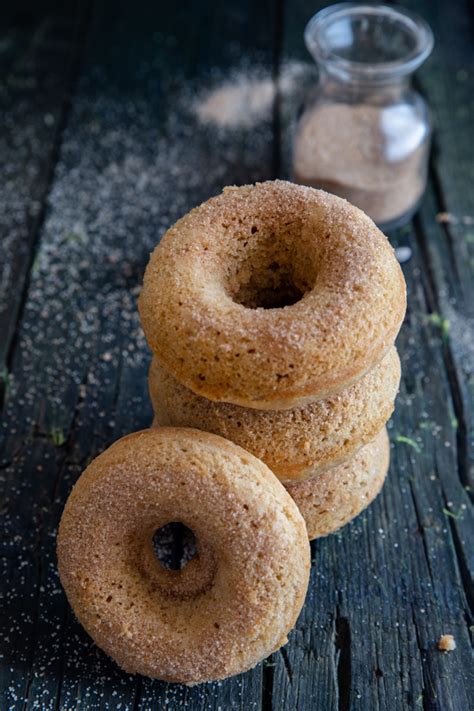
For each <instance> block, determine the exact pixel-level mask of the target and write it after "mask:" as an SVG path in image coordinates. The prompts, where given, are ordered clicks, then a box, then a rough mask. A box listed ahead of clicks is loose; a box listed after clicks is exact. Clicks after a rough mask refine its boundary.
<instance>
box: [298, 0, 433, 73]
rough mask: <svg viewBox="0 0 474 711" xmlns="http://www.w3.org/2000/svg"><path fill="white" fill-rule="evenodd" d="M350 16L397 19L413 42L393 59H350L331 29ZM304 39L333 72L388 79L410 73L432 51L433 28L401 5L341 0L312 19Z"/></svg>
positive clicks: (316, 56)
mask: <svg viewBox="0 0 474 711" xmlns="http://www.w3.org/2000/svg"><path fill="white" fill-rule="evenodd" d="M349 19H354V20H365V21H373V22H374V21H379V22H381V21H388V22H393V23H397V25H398V28H399V30H400V31H403V32H404V33H405V34H406V37H410V38H411V40H412V43H413V46H412V47H411V48H410V50H409V51H406V52H405V54H401V55H400V57H398V58H396V59H392V60H390V61H377V60H375V61H371V62H367V61H359V60H355V59H348V58H346V57H344V56H342V55H341V54H340V53H339V52H338V51H337V49H334V47H332V46H331V42H330V40H329V38H328V31H329V30H330V28H331V27H333V28H334V26H335V24H336V23H337V22H340V21H341V20H342V21H347V20H349ZM304 39H305V44H306V47H307V49H308V51H309V52H310V54H311V55H312V56H313V58H314V59H315V60H316V61H317V62H321V63H322V64H324V65H325V66H326V67H328V69H329V70H330V71H331V72H332V73H335V74H338V75H339V76H341V78H349V77H355V78H358V79H360V80H364V79H365V80H369V81H389V80H391V79H396V78H398V77H402V76H405V75H407V74H411V73H412V72H414V71H415V70H416V69H417V68H418V67H419V66H420V65H421V64H422V63H423V62H424V61H425V59H426V58H427V57H428V56H429V55H430V53H431V51H432V49H433V45H434V37H433V32H432V30H431V28H430V26H429V25H428V23H427V22H425V20H424V19H423V18H421V17H420V16H419V15H417V14H416V13H414V12H411V11H409V10H406V9H405V8H402V7H399V6H398V5H385V4H382V3H373V4H372V3H371V4H370V5H369V4H365V3H360V4H359V3H355V2H341V3H336V4H334V5H329V6H328V7H326V8H324V9H323V10H320V11H319V12H317V13H316V14H315V15H313V17H312V18H311V19H310V20H309V22H308V23H307V25H306V28H305V32H304Z"/></svg>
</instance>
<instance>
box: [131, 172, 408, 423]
mask: <svg viewBox="0 0 474 711" xmlns="http://www.w3.org/2000/svg"><path fill="white" fill-rule="evenodd" d="M405 307H406V293H405V282H404V279H403V275H402V272H401V269H400V266H399V264H398V262H397V260H396V258H395V255H394V251H393V249H392V247H391V246H390V244H389V242H388V240H387V239H386V237H385V236H384V235H383V234H382V233H381V232H380V231H379V230H378V229H377V227H376V226H375V225H374V223H373V222H372V221H371V220H370V219H369V218H368V217H367V216H366V215H365V214H364V213H363V212H361V211H360V210H359V209H357V208H356V207H353V206H352V205H350V204H349V203H348V202H346V201H345V200H343V199H341V198H338V197H335V196H334V195H329V194H328V193H325V192H323V191H321V190H315V189H313V188H308V187H305V186H302V185H295V184H293V183H288V182H285V181H280V180H277V181H270V182H266V183H260V184H256V185H246V186H243V187H232V188H226V189H225V190H224V191H223V193H222V194H221V195H218V196H217V197H214V198H212V199H210V200H208V201H207V202H205V203H203V204H202V205H200V206H199V207H197V208H195V209H194V210H191V212H189V213H188V214H187V215H185V216H184V217H183V218H181V219H180V220H178V222H176V224H175V225H174V226H173V227H171V228H170V229H169V230H168V231H167V233H166V234H165V235H164V237H163V239H162V240H161V243H160V244H159V245H158V246H157V247H156V249H155V250H154V252H153V254H152V255H151V258H150V261H149V263H148V266H147V268H146V272H145V277H144V284H143V289H142V292H141V295H140V298H139V311H140V316H141V320H142V325H143V329H144V332H145V335H146V338H147V340H148V343H149V345H150V347H151V349H152V351H153V352H154V354H155V355H156V357H157V358H158V359H159V361H160V362H161V363H162V364H163V366H165V367H166V368H167V370H168V371H169V372H171V373H172V374H173V375H174V377H175V378H176V379H177V380H179V381H180V382H182V383H183V384H184V385H186V387H188V388H189V389H190V390H193V392H195V393H197V394H199V395H202V396H203V397H206V398H207V399H208V400H214V401H216V402H222V401H223V402H231V403H234V404H236V405H241V406H242V407H250V408H257V409H264V410H281V409H283V410H285V409H290V408H295V407H300V406H302V405H305V404H307V403H308V402H312V401H314V400H318V399H321V398H325V397H327V396H328V395H330V394H332V393H335V392H338V391H340V390H342V389H343V388H345V387H347V386H349V385H350V384H351V383H352V382H355V381H356V380H357V379H358V378H360V377H361V376H362V375H364V373H366V372H367V371H368V370H369V369H370V368H372V367H373V366H374V365H376V364H377V363H378V362H379V361H380V360H381V359H382V358H383V356H384V355H385V354H386V353H387V352H388V350H389V348H390V347H391V346H392V344H393V342H394V339H395V336H396V335H397V333H398V330H399V328H400V325H401V322H402V320H403V317H404V314H405Z"/></svg>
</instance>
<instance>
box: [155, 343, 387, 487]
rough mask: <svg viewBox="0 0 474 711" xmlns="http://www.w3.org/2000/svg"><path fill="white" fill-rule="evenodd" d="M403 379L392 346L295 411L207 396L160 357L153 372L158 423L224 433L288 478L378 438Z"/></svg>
mask: <svg viewBox="0 0 474 711" xmlns="http://www.w3.org/2000/svg"><path fill="white" fill-rule="evenodd" d="M399 382H400V359H399V357H398V354H397V351H396V348H395V347H392V348H391V349H390V350H389V352H388V353H387V355H386V356H385V357H384V359H383V360H382V361H380V363H378V365H376V366H375V367H374V368H372V370H370V371H369V372H368V373H367V374H366V375H364V376H363V377H362V378H360V379H359V380H358V381H357V382H356V383H354V384H353V385H350V386H349V387H348V388H345V389H344V390H342V391H341V392H339V393H337V394H336V395H331V396H330V397H328V398H326V399H324V400H318V401H316V402H312V403H309V404H308V405H304V406H303V407H298V408H293V409H292V410H254V409H250V408H246V407H240V406H239V405H232V404H230V403H225V402H212V401H211V400H206V398H203V397H201V396H200V395H196V393H194V392H193V391H192V390H189V388H186V387H185V386H184V385H182V384H181V383H179V382H178V381H177V380H176V378H175V377H173V376H172V375H171V374H170V373H168V371H167V370H166V369H165V368H163V366H162V365H161V364H160V362H159V361H158V360H157V359H156V358H154V359H153V361H152V364H151V366H150V373H149V376H148V383H149V389H150V396H151V401H152V404H153V410H154V412H155V422H154V423H155V424H156V425H173V426H180V427H195V428H197V429H200V430H205V431H206V432H213V433H214V434H218V435H221V436H222V437H226V438H227V439H230V440H232V442H235V443H236V444H238V445H240V446H241V447H243V448H244V449H246V450H248V451H249V452H251V453H252V454H254V455H255V456H256V457H258V458H259V459H262V460H263V461H264V462H265V464H267V466H269V467H270V469H271V470H272V471H273V473H274V474H276V475H277V476H278V478H279V479H280V481H283V482H289V481H300V480H303V479H306V478H308V477H309V476H314V475H315V474H318V473H319V472H322V471H325V470H326V469H329V468H331V467H334V466H337V465H338V464H341V463H342V462H343V461H345V460H347V459H349V458H350V457H351V456H353V455H354V454H355V453H356V452H357V451H358V450H359V449H360V448H361V447H363V446H364V445H365V444H367V443H368V442H370V441H371V440H372V439H374V437H375V436H376V435H377V433H378V432H380V430H381V428H382V427H383V426H384V425H385V423H386V422H387V420H388V418H389V417H390V415H391V414H392V412H393V405H394V400H395V396H396V394H397V391H398V385H399Z"/></svg>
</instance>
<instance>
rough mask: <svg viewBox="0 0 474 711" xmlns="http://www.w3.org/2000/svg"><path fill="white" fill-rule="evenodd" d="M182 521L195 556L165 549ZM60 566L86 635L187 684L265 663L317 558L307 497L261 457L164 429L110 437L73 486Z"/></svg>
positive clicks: (140, 666)
mask: <svg viewBox="0 0 474 711" xmlns="http://www.w3.org/2000/svg"><path fill="white" fill-rule="evenodd" d="M172 521H173V522H177V521H181V522H182V523H184V524H185V525H186V526H187V527H188V528H190V529H191V530H192V531H193V532H194V534H195V536H196V539H197V546H198V553H197V555H196V556H195V557H194V558H193V559H192V560H191V561H190V562H189V563H188V565H186V566H185V567H184V568H183V569H182V570H181V571H171V570H168V569H166V568H165V567H164V566H163V565H162V564H161V563H160V562H159V561H158V559H157V558H156V556H155V554H154V551H153V544H152V539H153V535H154V533H155V532H156V530H157V529H160V528H161V527H162V526H164V525H165V524H167V523H169V522H172ZM58 562H59V573H60V577H61V581H62V584H63V586H64V588H65V591H66V594H67V596H68V599H69V601H70V603H71V605H72V607H73V609H74V611H75V613H76V615H77V617H78V618H79V620H80V622H81V623H82V624H83V626H84V627H85V629H86V630H87V632H88V633H89V634H90V635H91V637H92V638H93V639H94V640H95V642H96V643H97V644H98V646H99V647H101V648H102V649H103V650H104V651H105V652H107V654H109V655H110V656H111V657H112V658H113V659H115V661H116V662H117V663H118V664H119V665H120V666H121V667H122V668H123V669H125V670H126V671H128V672H138V673H140V674H144V675H146V676H150V677H158V678H161V679H166V680H169V681H179V682H182V683H184V684H196V683H199V682H203V681H208V680H213V679H221V678H223V677H226V676H229V675H231V674H237V673H240V672H243V671H245V670H246V669H249V668H250V667H252V666H254V665H255V664H256V663H257V662H258V661H260V660H261V659H263V658H264V657H266V656H267V655H268V654H270V653H271V652H273V651H274V650H276V649H278V648H279V647H280V646H281V645H282V644H285V642H286V640H287V634H288V632H289V630H290V629H291V628H292V626H293V625H294V623H295V621H296V618H297V616H298V613H299V611H300V609H301V606H302V604H303V600H304V596H305V593H306V588H307V584H308V575H309V567H310V557H309V544H308V539H307V533H306V527H305V524H304V521H303V518H302V517H301V514H300V513H299V511H298V509H297V507H296V504H295V503H294V502H293V500H292V499H291V497H290V495H289V494H288V493H287V492H286V491H285V489H284V487H283V486H282V485H281V484H280V483H279V481H278V480H277V479H276V478H275V477H274V475H273V474H272V473H271V472H270V470H269V469H268V468H267V467H266V466H265V465H264V464H263V463H262V462H260V461H259V460H258V459H256V458H255V457H253V456H252V455H251V454H248V453H247V452H245V451H244V450H243V449H241V448H240V447H238V446H236V445H234V444H232V443H231V442H227V441H226V440H224V439H222V438H221V437H217V436H215V435H211V434H207V433H204V432H198V431H196V430H180V429H175V428H162V429H152V430H144V431H142V432H137V433H136V434H133V435H129V436H128V437H124V438H123V439H121V440H119V441H118V442H116V443H115V444H113V445H112V446H111V447H110V448H109V449H108V450H106V451H105V452H104V453H103V454H101V455H100V456H99V457H97V459H95V460H94V461H93V462H92V464H90V465H89V467H88V468H87V469H86V471H85V472H84V474H83V475H82V476H81V477H80V479H79V481H78V482H77V484H76V486H75V487H74V489H73V491H72V493H71V495H70V497H69V500H68V502H67V504H66V508H65V510H64V514H63V517H62V519H61V525H60V529H59V535H58Z"/></svg>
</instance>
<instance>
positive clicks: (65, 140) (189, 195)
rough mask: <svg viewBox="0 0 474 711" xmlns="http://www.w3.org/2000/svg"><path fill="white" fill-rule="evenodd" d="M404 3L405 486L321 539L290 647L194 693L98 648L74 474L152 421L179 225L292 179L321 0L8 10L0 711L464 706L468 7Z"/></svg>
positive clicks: (400, 472)
mask: <svg viewBox="0 0 474 711" xmlns="http://www.w3.org/2000/svg"><path fill="white" fill-rule="evenodd" d="M401 4H402V5H404V6H406V7H410V8H412V9H415V10H417V11H418V12H419V13H420V14H422V15H423V16H424V17H425V19H427V20H428V22H429V23H430V24H431V26H432V28H433V30H434V32H435V37H436V48H435V51H434V53H433V55H432V57H431V58H430V59H429V60H428V62H427V63H426V65H425V66H424V67H423V68H422V69H421V70H420V72H419V74H418V78H417V81H418V85H419V88H420V89H421V91H422V92H423V93H424V94H425V96H426V98H427V101H428V102H429V104H430V106H431V108H432V111H433V117H434V120H435V124H436V136H435V142H434V148H433V155H432V166H431V170H430V179H429V186H428V190H427V193H426V195H425V198H424V201H423V205H422V208H421V210H420V213H419V215H418V216H417V217H416V218H415V219H414V221H413V222H412V224H410V225H409V226H408V227H406V228H404V229H402V230H399V231H398V232H396V233H394V234H391V235H390V239H391V241H392V243H393V244H394V245H395V246H409V247H410V248H411V250H412V257H411V259H410V260H409V261H408V262H407V263H406V264H404V265H403V269H404V273H405V277H406V280H407V284H408V295H409V308H408V314H407V318H406V321H405V325H404V326H403V328H402V332H401V335H400V337H399V340H398V347H399V351H400V355H401V358H402V364H403V372H404V375H403V382H402V386H401V392H400V395H399V398H398V403H397V410H396V414H395V416H394V418H393V420H392V425H391V430H390V434H391V439H392V465H391V471H390V476H389V480H388V482H387V485H386V486H385V488H384V491H383V493H382V495H381V496H380V497H379V498H378V499H377V501H376V502H375V503H374V504H373V506H371V507H370V508H369V509H368V511H367V512H365V513H364V514H362V515H361V516H360V517H359V518H358V519H357V520H356V521H355V522H353V523H351V524H350V525H348V526H346V527H345V528H344V529H343V530H342V531H341V532H340V533H337V534H335V535H332V536H330V537H329V538H327V539H324V540H319V541H316V542H315V543H314V544H313V545H312V553H313V560H314V565H313V571H312V577H311V583H310V588H309V592H308V597H307V601H306V605H305V607H304V610H303V612H302V614H301V616H300V619H299V621H298V624H297V626H296V629H295V630H294V631H293V632H292V634H291V636H290V642H289V644H288V645H287V646H286V647H285V648H283V649H282V650H280V651H279V652H277V653H276V654H274V655H272V656H271V657H270V658H269V659H268V660H267V661H266V662H264V663H262V664H260V665H259V666H258V667H257V668H256V669H254V670H253V671H251V672H249V673H247V674H245V675H242V676H241V677H236V678H233V679H230V680H227V681H224V682H221V683H218V684H208V685H203V686H199V687H196V688H193V689H186V688H185V687H180V686H177V685H169V684H166V683H162V682H159V681H151V680H149V679H144V678H139V677H130V676H128V675H126V674H124V673H122V672H121V671H120V670H119V669H117V667H116V666H115V665H114V663H113V662H111V661H110V660H109V659H107V658H106V657H105V655H103V654H102V653H101V652H100V650H98V649H97V648H96V647H95V646H94V644H93V643H92V642H91V640H90V639H89V638H88V636H87V635H86V634H85V632H84V631H83V630H82V629H81V627H80V626H79V625H78V623H77V622H76V621H75V619H74V617H73V614H72V613H71V610H70V608H69V606H68V604H67V602H66V599H65V597H64V595H63V593H62V590H61V587H60V584H59V581H58V577H57V573H56V567H55V534H56V530H57V525H58V521H59V518H60V515H61V511H62V508H63V506H64V501H65V499H66V497H67V495H68V493H69V491H70V489H71V486H72V485H73V483H74V481H75V480H76V479H77V477H78V476H79V474H80V472H81V471H82V469H83V468H84V466H85V465H86V464H87V463H88V462H89V461H90V460H91V459H92V458H93V457H94V456H95V455H96V454H97V453H98V452H99V451H101V450H102V449H104V447H106V446H107V445H108V444H110V443H111V442H112V441H114V440H115V439H116V438H118V437H119V436H121V435H122V434H124V433H127V432H130V431H132V430H135V429H138V428H141V427H144V426H147V425H148V424H149V422H150V419H151V409H150V405H149V402H148V397H147V391H146V372H147V367H148V363H149V354H148V351H147V348H146V345H145V343H144V339H143V335H142V333H141V330H140V326H139V321H138V316H137V311H136V296H137V294H138V290H139V286H140V283H141V279H142V274H143V270H144V267H145V264H146V262H147V259H148V253H149V252H150V250H151V249H152V248H153V247H154V245H155V244H156V242H157V241H158V240H159V237H160V235H161V234H162V232H163V230H164V229H166V227H167V226H168V225H169V224H170V223H172V222H173V221H174V220H175V219H176V218H177V217H178V216H179V215H181V214H182V213H183V212H185V211H186V210H187V209H189V208H190V207H192V206H194V205H195V204H197V203H199V202H200V201H201V200H203V199H206V198H207V197H209V196H210V195H212V194H215V193H217V192H218V191H220V189H221V188H222V186H223V185H225V184H229V183H244V182H251V181H254V180H257V179H269V178H275V177H278V176H280V177H288V174H289V171H288V156H289V147H290V143H291V134H292V129H293V127H294V121H295V117H296V116H297V114H298V111H299V109H300V107H301V102H302V100H303V97H304V95H305V92H306V89H307V87H308V86H310V85H311V84H312V83H313V81H314V73H312V70H311V67H310V62H311V60H310V58H309V56H308V55H307V53H306V50H305V48H304V45H303V41H302V32H303V28H304V25H305V23H306V21H307V20H308V19H309V17H310V16H311V15H312V14H313V13H314V12H315V11H316V10H317V9H319V8H320V7H322V6H323V3H318V2H308V1H307V0H286V1H285V0H277V2H271V1H270V0H268V1H267V2H255V1H254V0H239V1H238V2H234V1H232V0H226V1H225V2H213V1H212V0H201V1H200V2H189V1H188V2H167V3H164V2H155V3H150V2H145V1H144V0H135V1H134V2H124V1H121V2H116V1H115V2H109V1H106V0H103V1H96V2H94V1H93V0H91V1H90V2H78V3H77V4H75V5H72V4H67V3H60V2H56V3H53V2H37V3H35V4H34V5H33V4H30V3H16V4H15V5H13V4H11V5H10V6H9V7H8V8H2V13H1V15H2V17H1V30H0V107H1V108H0V110H1V121H0V165H1V170H2V182H1V185H0V234H1V240H2V241H1V252H0V267H1V269H0V373H1V375H2V378H1V383H2V390H1V407H2V423H1V427H0V446H1V455H0V457H1V459H0V489H1V494H0V507H1V515H2V526H1V546H2V551H1V564H2V571H1V578H0V616H1V627H0V631H1V639H0V663H1V667H0V709H2V710H3V709H34V708H36V709H73V708H80V709H119V708H120V709H161V708H168V709H181V708H183V707H186V708H190V709H215V710H217V709H234V708H235V709H237V708H240V709H245V711H247V710H248V709H264V710H268V709H275V710H279V709H285V710H286V709H289V710H292V709H304V710H306V709H311V710H313V709H315V710H319V709H321V710H324V711H326V710H328V709H331V710H332V709H338V710H339V711H347V710H348V709H361V710H364V711H367V710H368V709H370V710H372V709H387V710H390V711H396V710H398V709H400V710H402V709H407V708H413V709H424V710H428V709H430V710H431V709H440V710H442V711H447V710H450V709H452V710H453V711H467V710H468V709H472V708H473V698H472V661H471V656H470V655H471V645H470V636H471V634H472V630H473V628H472V626H471V625H472V616H471V615H472V603H473V587H472V575H471V574H472V568H473V559H472V545H471V544H472V523H471V521H472V509H471V508H470V506H471V501H470V500H471V493H472V492H471V489H470V485H469V482H470V476H471V474H472V451H473V429H472V412H473V409H472V401H473V387H474V386H473V383H474V380H473V373H472V368H473V351H474V349H473V339H474V335H473V329H472V324H473V317H474V289H473V279H472V272H473V267H474V190H473V184H474V141H473V120H472V116H473V109H474V106H473V101H474V99H473V97H474V57H473V54H474V43H473V39H472V34H473V33H472V30H473V18H474V13H473V8H472V5H471V4H470V3H469V2H467V0H453V1H452V2H448V1H447V0H446V2H440V1H439V0H438V1H431V0H418V1H417V2H415V1H413V2H409V1H407V2H402V3H401ZM290 60H291V61H294V60H297V61H299V62H304V63H306V64H305V65H304V66H303V70H304V71H303V72H302V74H301V76H300V80H298V86H297V87H296V88H295V90H294V91H292V92H291V93H290V95H288V94H287V93H285V92H284V91H280V92H278V93H277V98H276V101H275V102H274V104H273V106H272V109H271V111H270V112H269V114H268V116H267V117H266V118H265V119H264V120H263V121H261V122H259V123H258V125H256V126H254V127H253V128H251V129H239V130H234V131H222V130H216V129H215V128H210V127H208V126H202V125H200V124H199V122H198V121H197V120H196V116H195V114H194V113H193V111H192V107H193V105H194V104H193V102H194V101H195V98H196V97H199V96H201V95H202V91H204V90H206V89H207V88H209V87H212V86H214V85H215V84H216V83H217V84H218V83H219V82H220V81H222V80H224V79H225V78H226V77H228V76H229V73H232V72H234V74H235V72H236V71H238V70H239V69H240V70H242V68H244V69H246V70H247V71H250V70H251V69H250V68H251V67H254V68H255V67H257V68H258V71H259V72H260V73H261V75H262V76H265V77H267V78H270V79H273V80H275V81H278V79H279V78H281V77H282V76H283V73H284V71H285V66H286V65H287V63H288V62H289V61H290ZM306 65H307V66H306ZM234 74H233V76H234ZM445 633H450V634H453V635H454V636H455V639H456V644H457V648H456V650H455V651H454V652H451V653H449V654H443V653H442V652H440V651H439V650H438V649H437V642H438V639H439V637H440V636H441V635H442V634H445Z"/></svg>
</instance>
